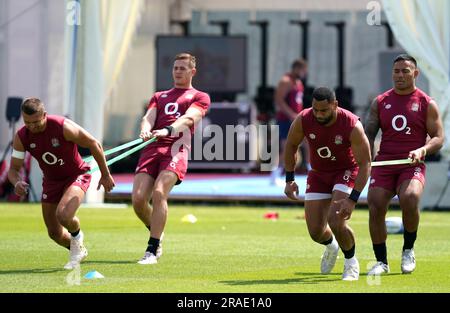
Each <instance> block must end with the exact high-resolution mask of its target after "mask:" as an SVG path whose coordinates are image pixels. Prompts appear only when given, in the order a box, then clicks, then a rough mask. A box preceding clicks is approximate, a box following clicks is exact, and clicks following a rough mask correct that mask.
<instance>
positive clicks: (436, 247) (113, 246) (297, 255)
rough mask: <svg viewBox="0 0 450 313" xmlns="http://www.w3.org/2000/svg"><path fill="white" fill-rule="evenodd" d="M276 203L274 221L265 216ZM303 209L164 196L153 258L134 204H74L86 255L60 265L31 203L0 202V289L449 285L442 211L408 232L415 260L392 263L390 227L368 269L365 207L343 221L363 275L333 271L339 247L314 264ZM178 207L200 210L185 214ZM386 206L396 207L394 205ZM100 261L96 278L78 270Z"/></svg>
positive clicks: (62, 254) (58, 251)
mask: <svg viewBox="0 0 450 313" xmlns="http://www.w3.org/2000/svg"><path fill="white" fill-rule="evenodd" d="M268 211H277V212H278V213H279V216H280V217H279V219H278V220H277V221H272V220H267V219H264V218H263V215H264V213H266V212H268ZM303 213H304V212H303V209H302V208H300V207H299V208H298V209H292V208H289V209H284V208H277V207H262V208H261V207H259V208H258V207H236V206H230V207H224V206H217V207H214V206H182V205H170V208H169V218H168V223H167V226H166V231H165V238H164V243H163V248H164V254H163V257H162V258H161V259H160V261H159V263H158V264H156V265H147V266H143V265H139V264H137V263H136V261H137V260H138V259H140V258H141V256H142V255H143V253H144V251H145V248H146V243H147V240H148V231H147V230H146V228H145V227H144V226H143V225H142V224H141V222H140V221H139V220H138V219H137V217H136V216H135V214H134V212H133V209H132V208H131V207H129V208H128V209H121V210H119V209H81V210H79V212H78V216H79V217H80V220H81V225H82V229H83V231H84V233H85V244H86V247H87V248H88V250H89V257H88V259H87V260H86V261H85V262H83V263H82V265H81V267H80V270H79V271H66V270H63V266H64V264H65V263H66V262H67V260H68V251H67V250H66V249H63V248H61V247H59V246H58V245H56V244H55V243H54V242H53V241H51V239H50V238H48V236H47V232H46V229H45V226H44V222H43V220H42V216H41V210H40V206H39V205H37V204H0V216H1V219H0V229H1V240H0V264H1V267H0V292H194V293H201V292H213V293H228V292H239V293H241V292H244V293H247V292H249V293H250V292H252V293H253V292H264V293H298V292H308V293H309V292H314V293H315V292H393V293H396V292H400V293H410V292H433V293H434V292H450V275H449V274H450V242H449V241H448V240H447V238H449V237H450V214H449V213H443V212H423V213H422V214H421V222H420V223H421V224H420V228H419V232H418V241H417V242H416V247H415V250H416V259H417V269H416V271H415V272H414V273H413V274H412V275H402V274H401V272H400V257H401V247H402V244H403V237H402V235H389V237H388V258H389V264H390V268H391V274H389V275H387V276H382V277H380V278H373V277H369V278H368V277H367V276H366V275H365V274H366V273H367V271H368V269H369V268H370V265H371V264H372V262H373V261H374V257H373V253H372V244H371V241H370V236H369V230H368V211H367V210H364V209H359V210H356V211H355V212H354V214H353V217H352V219H351V221H350V225H351V227H352V228H353V229H354V231H355V234H356V240H357V244H356V255H357V257H358V259H359V261H360V267H361V276H360V279H359V281H357V282H343V281H341V273H342V269H343V255H342V253H340V258H339V259H338V261H337V264H336V267H335V268H334V270H333V272H332V273H331V274H329V275H321V274H320V256H321V254H322V250H323V246H321V245H318V244H316V243H314V242H313V241H312V240H311V239H310V238H309V235H308V232H307V229H306V223H305V220H304V219H303V218H302V217H303ZM186 214H193V215H195V216H196V217H197V218H198V221H197V222H196V223H194V224H190V223H183V222H181V219H182V217H183V216H185V215H186ZM388 215H389V216H401V212H400V211H392V212H389V214H388ZM94 270H95V271H98V272H100V273H101V274H103V275H104V276H105V278H103V279H95V280H89V279H86V278H84V275H85V274H86V273H88V272H90V271H94Z"/></svg>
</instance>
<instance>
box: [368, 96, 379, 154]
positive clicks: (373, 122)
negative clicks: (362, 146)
mask: <svg viewBox="0 0 450 313" xmlns="http://www.w3.org/2000/svg"><path fill="white" fill-rule="evenodd" d="M379 129H380V121H379V118H378V101H377V98H375V99H373V101H372V103H371V104H370V111H369V115H368V116H367V118H366V125H365V127H364V130H365V132H366V135H367V138H368V139H369V145H370V151H371V154H372V159H373V157H374V156H375V153H374V150H373V149H374V143H375V138H376V137H377V134H378V130H379Z"/></svg>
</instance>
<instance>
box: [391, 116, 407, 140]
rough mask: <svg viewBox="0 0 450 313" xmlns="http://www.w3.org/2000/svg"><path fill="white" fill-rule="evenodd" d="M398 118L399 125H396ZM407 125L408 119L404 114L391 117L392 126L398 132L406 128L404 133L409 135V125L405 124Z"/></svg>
mask: <svg viewBox="0 0 450 313" xmlns="http://www.w3.org/2000/svg"><path fill="white" fill-rule="evenodd" d="M398 120H400V123H401V124H400V126H397V124H398V123H397V121H398ZM407 125H408V120H407V119H406V117H405V116H404V115H401V114H399V115H396V116H394V117H393V118H392V128H393V129H395V130H396V131H398V132H401V131H403V130H405V129H406V131H405V134H406V135H411V127H409V126H407Z"/></svg>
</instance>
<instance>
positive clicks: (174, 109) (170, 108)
mask: <svg viewBox="0 0 450 313" xmlns="http://www.w3.org/2000/svg"><path fill="white" fill-rule="evenodd" d="M164 113H166V115H174V114H175V118H179V117H180V116H181V113H180V112H178V103H176V102H169V103H167V104H166V106H165V107H164Z"/></svg>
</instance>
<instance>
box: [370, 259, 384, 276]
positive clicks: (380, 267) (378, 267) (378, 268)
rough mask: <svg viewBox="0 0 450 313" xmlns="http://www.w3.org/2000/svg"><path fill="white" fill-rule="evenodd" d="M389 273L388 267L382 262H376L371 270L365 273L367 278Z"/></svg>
mask: <svg viewBox="0 0 450 313" xmlns="http://www.w3.org/2000/svg"><path fill="white" fill-rule="evenodd" d="M389 272H390V269H389V265H387V264H384V263H383V262H377V263H376V264H375V265H374V266H372V268H371V269H370V271H369V272H368V273H367V275H368V276H373V275H377V276H379V275H381V274H387V273H389Z"/></svg>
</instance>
